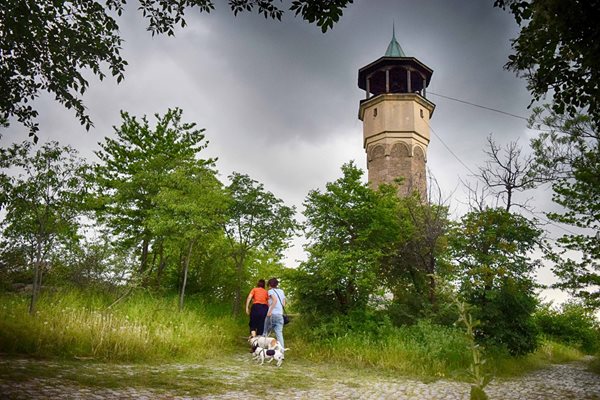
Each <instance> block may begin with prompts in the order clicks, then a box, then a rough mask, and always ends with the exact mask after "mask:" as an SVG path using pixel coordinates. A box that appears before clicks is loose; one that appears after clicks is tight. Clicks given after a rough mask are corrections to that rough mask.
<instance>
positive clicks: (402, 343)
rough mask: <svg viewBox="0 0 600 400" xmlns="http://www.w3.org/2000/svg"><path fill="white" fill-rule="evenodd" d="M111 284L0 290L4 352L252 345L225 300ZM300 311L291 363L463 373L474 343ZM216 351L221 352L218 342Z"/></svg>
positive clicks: (208, 350)
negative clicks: (344, 327)
mask: <svg viewBox="0 0 600 400" xmlns="http://www.w3.org/2000/svg"><path fill="white" fill-rule="evenodd" d="M112 300H114V296H109V295H107V294H106V293H93V292H80V291H74V290H70V291H57V292H50V293H44V294H43V296H42V297H41V298H40V301H39V303H38V312H37V314H36V315H35V316H30V315H29V314H28V312H27V307H28V301H29V298H28V297H27V296H26V295H22V294H15V293H4V294H1V295H0V352H2V353H5V354H15V355H28V356H33V357H44V358H58V359H64V360H73V359H90V360H92V359H93V360H95V361H102V362H119V363H121V362H128V363H129V362H133V363H150V364H153V363H163V362H178V363H179V362H181V363H202V362H204V360H206V359H214V358H216V357H222V356H223V355H224V354H226V355H227V354H230V355H233V354H241V353H245V352H247V351H248V347H247V343H245V341H244V339H243V337H244V336H245V335H246V334H247V325H246V324H247V320H246V316H245V315H244V316H243V317H241V318H239V319H234V318H232V317H231V315H230V308H229V306H217V305H207V304H204V303H202V302H200V301H198V300H197V299H194V298H193V297H192V298H190V299H188V301H187V303H186V307H185V309H184V310H183V311H181V312H180V311H178V309H177V298H176V296H166V297H155V296H152V295H150V294H148V293H137V294H134V295H132V296H130V297H128V298H126V299H125V300H123V301H122V302H120V303H118V304H116V305H115V306H114V307H111V308H107V307H108V305H109V304H110V303H111V301H112ZM310 331H311V327H310V326H309V325H308V324H307V323H305V322H303V320H302V319H301V318H300V317H299V318H296V319H294V320H293V322H292V323H291V324H290V325H288V326H286V328H285V336H286V346H287V347H289V348H291V351H290V352H289V355H288V356H287V357H286V361H287V362H294V359H296V360H298V361H302V362H310V363H323V364H335V365H340V366H345V367H350V368H353V367H356V368H357V369H364V368H368V369H369V370H377V371H381V373H391V374H400V375H407V376H418V377H421V378H423V379H438V378H450V379H467V375H466V371H467V370H468V368H469V362H470V357H471V355H470V352H469V350H468V341H467V339H466V337H465V335H464V332H462V331H461V330H460V329H459V328H455V327H443V326H438V325H434V324H431V323H429V322H426V321H422V322H420V323H418V324H416V325H414V326H407V327H400V328H388V329H386V330H385V331H382V332H381V333H379V334H372V333H371V334H367V333H358V334H357V333H352V332H347V333H346V334H343V335H337V336H333V337H331V336H330V337H327V338H324V339H319V337H318V336H315V335H314V334H312V335H311V332H310ZM215 350H218V351H215ZM581 357H582V354H581V353H580V352H579V351H577V350H575V349H574V348H571V347H567V346H565V345H561V344H558V343H554V342H551V341H544V342H543V344H542V346H540V348H539V350H538V351H537V352H535V353H533V354H531V355H528V356H526V357H520V358H512V357H508V356H507V355H503V354H487V355H486V358H487V364H486V365H487V366H488V372H489V373H492V374H493V375H494V376H514V375H518V374H520V373H523V372H526V371H528V370H532V369H536V368H539V367H542V366H544V365H546V364H548V363H554V362H566V361H571V360H576V359H579V358H581Z"/></svg>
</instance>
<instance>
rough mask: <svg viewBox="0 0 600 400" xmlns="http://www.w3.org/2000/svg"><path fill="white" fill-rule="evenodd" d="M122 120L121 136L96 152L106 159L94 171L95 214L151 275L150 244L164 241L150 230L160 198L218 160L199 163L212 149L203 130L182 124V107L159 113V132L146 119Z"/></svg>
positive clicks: (116, 130)
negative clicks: (190, 171) (169, 185)
mask: <svg viewBox="0 0 600 400" xmlns="http://www.w3.org/2000/svg"><path fill="white" fill-rule="evenodd" d="M121 116H122V118H123V123H122V125H121V126H120V127H119V128H115V135H116V137H115V138H107V139H106V140H105V142H104V143H101V144H100V146H101V148H102V150H100V151H97V152H96V155H97V156H98V158H99V159H100V160H101V163H100V164H98V165H96V168H95V181H96V185H97V195H98V198H97V200H96V205H95V207H96V213H97V215H98V218H99V221H100V222H101V223H104V224H106V225H107V227H108V228H109V229H110V230H111V231H112V233H113V234H114V235H115V236H117V237H118V238H119V239H120V241H121V243H122V245H124V246H125V247H126V248H130V249H137V250H138V251H139V253H138V254H139V271H140V272H142V273H145V274H148V273H149V252H150V250H151V244H152V242H153V241H155V240H156V239H160V238H157V235H156V234H155V232H154V231H153V230H152V227H151V226H150V220H151V218H152V217H153V216H154V213H155V209H156V207H157V196H158V195H159V193H160V192H161V190H162V189H163V186H164V185H165V183H166V182H172V181H173V179H178V178H177V176H178V175H177V174H181V172H182V171H186V168H191V167H193V166H195V167H201V166H203V165H206V166H211V165H212V163H213V160H211V159H208V160H202V159H197V158H196V157H197V155H198V153H199V152H200V151H201V150H202V149H204V148H205V147H206V146H207V144H206V142H205V140H204V134H203V132H204V130H202V129H196V128H195V126H196V124H195V123H183V122H182V121H181V116H182V111H181V110H180V109H178V108H176V109H174V110H168V111H167V112H166V114H165V115H164V116H160V115H158V114H156V115H155V117H156V120H157V122H156V126H155V127H154V128H152V127H150V125H149V122H148V120H147V118H146V117H145V116H144V117H143V118H142V119H141V121H140V120H138V119H137V118H136V117H131V116H130V115H129V114H128V113H126V112H122V113H121ZM176 171H179V172H177V173H176Z"/></svg>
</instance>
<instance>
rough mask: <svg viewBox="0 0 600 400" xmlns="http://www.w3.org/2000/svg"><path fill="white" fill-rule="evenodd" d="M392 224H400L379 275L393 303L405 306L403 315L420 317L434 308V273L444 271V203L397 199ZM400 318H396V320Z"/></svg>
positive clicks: (405, 198)
mask: <svg viewBox="0 0 600 400" xmlns="http://www.w3.org/2000/svg"><path fill="white" fill-rule="evenodd" d="M395 219H396V222H395V223H396V224H398V226H400V227H401V229H400V235H399V237H398V240H397V242H396V243H395V251H394V252H393V253H392V255H391V256H390V257H388V258H386V259H385V260H384V262H382V264H381V274H382V279H383V280H384V281H385V282H386V283H387V287H388V288H389V290H390V291H391V292H392V293H393V295H394V307H400V308H406V307H408V310H403V314H404V316H403V317H404V318H403V321H401V322H402V323H405V322H406V317H413V316H418V317H421V316H422V315H423V312H424V311H426V310H432V311H435V309H436V308H437V295H438V288H437V284H436V276H443V275H445V274H447V273H448V272H449V271H447V270H446V269H447V268H445V267H446V266H447V264H448V263H447V260H446V259H445V258H446V253H447V237H446V235H447V233H448V231H449V229H450V226H451V224H450V221H449V220H448V207H447V206H445V205H444V204H442V202H441V199H440V201H439V202H438V203H437V204H433V203H429V202H425V201H423V200H422V199H421V198H420V196H418V195H416V194H413V195H412V196H408V197H404V198H400V199H399V207H398V212H397V214H396V216H395ZM398 322H400V321H398Z"/></svg>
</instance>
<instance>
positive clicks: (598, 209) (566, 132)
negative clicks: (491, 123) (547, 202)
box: [531, 107, 600, 307]
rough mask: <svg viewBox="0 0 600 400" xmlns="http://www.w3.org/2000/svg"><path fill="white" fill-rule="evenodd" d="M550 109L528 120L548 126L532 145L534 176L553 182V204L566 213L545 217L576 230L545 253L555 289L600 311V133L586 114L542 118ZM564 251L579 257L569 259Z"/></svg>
mask: <svg viewBox="0 0 600 400" xmlns="http://www.w3.org/2000/svg"><path fill="white" fill-rule="evenodd" d="M549 109H550V107H546V109H545V110H544V109H542V108H538V109H536V110H535V113H534V115H533V116H532V118H531V122H532V124H533V126H534V127H536V128H540V127H541V126H542V125H543V126H549V127H550V130H549V131H545V132H541V133H540V135H539V136H538V137H537V138H535V139H533V140H532V147H533V149H534V155H535V160H536V173H537V174H538V175H540V176H542V177H543V178H544V179H545V180H547V181H549V182H551V185H552V189H553V191H554V194H553V196H552V199H553V201H554V202H556V203H557V204H558V205H560V206H562V207H563V210H564V211H561V212H552V213H548V214H547V215H548V218H550V219H551V220H553V221H555V222H560V223H563V224H567V225H571V226H573V227H576V228H579V230H578V232H572V231H569V233H567V234H564V235H563V236H562V237H561V238H559V240H558V244H559V245H560V246H561V247H562V250H560V251H549V252H548V257H549V259H550V260H552V261H554V263H555V266H554V272H555V273H556V275H557V276H558V278H559V280H560V282H559V283H558V284H557V285H556V287H557V288H561V289H566V290H569V291H571V292H572V293H573V294H574V295H575V296H577V297H579V298H581V299H583V300H585V301H586V302H587V303H588V305H590V306H593V307H600V290H599V289H598V285H599V284H600V239H599V238H600V140H599V139H600V130H599V129H598V125H597V124H596V123H594V122H593V120H592V119H591V118H590V117H589V116H587V115H576V116H575V117H565V116H562V115H557V114H556V113H554V112H550V113H549V114H548V115H546V116H545V117H544V118H541V117H540V116H541V115H542V113H543V112H544V111H550V110H549ZM540 119H541V121H540ZM535 121H539V122H537V123H536V122H535ZM567 250H571V251H575V252H577V254H578V255H579V256H580V257H567V254H566V251H567Z"/></svg>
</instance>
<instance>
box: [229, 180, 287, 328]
mask: <svg viewBox="0 0 600 400" xmlns="http://www.w3.org/2000/svg"><path fill="white" fill-rule="evenodd" d="M229 180H230V182H231V183H230V184H229V185H228V186H227V188H226V191H227V193H228V195H229V197H230V199H231V200H230V204H229V209H228V222H227V223H226V224H225V234H226V236H227V239H228V243H229V250H230V255H231V258H232V259H233V261H234V263H235V270H236V286H235V293H234V299H233V301H234V302H233V313H234V315H236V316H237V315H239V313H240V306H241V301H242V293H241V291H242V286H243V282H244V281H245V278H246V269H247V266H248V265H247V263H248V261H249V259H250V257H252V256H253V253H254V252H256V251H259V252H265V253H268V254H271V255H273V256H274V257H276V258H279V257H281V253H282V252H283V250H285V249H286V248H287V247H288V245H289V239H290V238H291V236H292V235H293V234H294V232H295V231H296V229H297V224H296V221H295V219H294V214H295V212H296V210H295V208H294V207H288V206H286V205H284V203H283V201H282V200H281V199H278V198H277V197H275V195H273V193H271V192H268V191H266V190H265V189H264V186H263V185H262V184H261V183H259V182H257V181H255V180H253V179H251V178H250V177H249V176H248V175H243V174H240V173H237V172H234V173H233V174H232V175H230V176H229Z"/></svg>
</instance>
